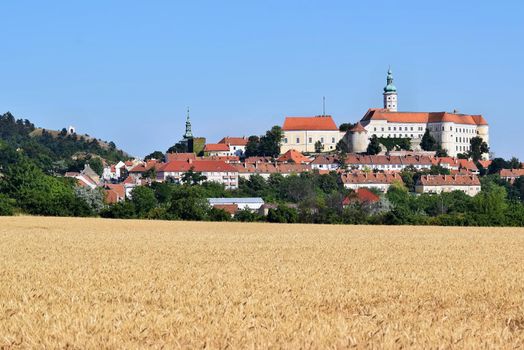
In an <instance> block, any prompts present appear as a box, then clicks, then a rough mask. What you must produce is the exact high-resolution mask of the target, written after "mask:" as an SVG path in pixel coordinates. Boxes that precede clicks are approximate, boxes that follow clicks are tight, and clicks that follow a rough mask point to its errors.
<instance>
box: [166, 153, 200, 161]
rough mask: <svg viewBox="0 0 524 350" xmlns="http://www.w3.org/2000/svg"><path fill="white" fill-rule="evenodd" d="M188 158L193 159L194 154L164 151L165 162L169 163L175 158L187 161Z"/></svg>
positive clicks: (194, 157)
mask: <svg viewBox="0 0 524 350" xmlns="http://www.w3.org/2000/svg"><path fill="white" fill-rule="evenodd" d="M189 159H192V160H195V159H196V154H194V153H166V163H169V162H172V161H175V160H183V161H187V160H189Z"/></svg>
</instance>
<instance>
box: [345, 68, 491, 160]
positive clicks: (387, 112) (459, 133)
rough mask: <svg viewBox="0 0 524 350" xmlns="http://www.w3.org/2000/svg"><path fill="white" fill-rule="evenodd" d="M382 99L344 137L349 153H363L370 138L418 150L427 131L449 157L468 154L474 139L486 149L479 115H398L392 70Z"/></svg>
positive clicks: (486, 138)
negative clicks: (397, 140)
mask: <svg viewBox="0 0 524 350" xmlns="http://www.w3.org/2000/svg"><path fill="white" fill-rule="evenodd" d="M383 96H384V107H383V108H372V109H369V110H368V111H367V112H366V114H365V115H364V117H362V119H361V120H360V122H359V124H360V125H359V124H357V126H356V127H355V128H353V129H351V130H349V131H348V132H347V133H346V135H345V136H344V141H345V143H346V144H347V145H348V147H349V151H350V152H356V153H363V152H366V149H367V145H368V143H369V139H370V138H371V137H372V136H373V135H376V136H377V137H379V138H388V137H391V138H410V139H411V143H412V148H413V149H415V150H420V141H421V140H422V136H423V135H424V133H425V131H426V129H428V130H429V132H430V134H431V135H432V136H433V137H434V138H435V140H436V141H437V142H438V143H439V144H440V145H441V146H442V148H443V149H444V150H446V151H447V153H448V155H450V156H456V155H457V154H459V153H465V152H468V151H469V150H470V141H471V139H472V138H473V137H476V136H479V137H481V138H482V139H483V140H484V141H485V142H486V143H488V145H489V127H488V123H487V122H486V120H485V119H484V118H483V117H482V116H481V115H469V114H459V113H456V112H453V113H448V112H398V95H397V89H396V87H395V86H394V85H393V75H392V73H391V70H389V71H388V76H387V85H386V87H385V88H384V93H383ZM484 157H488V155H487V154H486V155H484Z"/></svg>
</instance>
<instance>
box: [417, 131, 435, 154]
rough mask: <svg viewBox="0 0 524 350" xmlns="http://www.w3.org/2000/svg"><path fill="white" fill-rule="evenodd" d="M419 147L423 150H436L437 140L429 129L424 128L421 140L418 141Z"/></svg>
mask: <svg viewBox="0 0 524 350" xmlns="http://www.w3.org/2000/svg"><path fill="white" fill-rule="evenodd" d="M420 148H422V150H424V151H436V150H437V141H436V140H435V138H434V137H433V136H431V134H430V133H429V129H426V132H424V136H422V140H421V141H420Z"/></svg>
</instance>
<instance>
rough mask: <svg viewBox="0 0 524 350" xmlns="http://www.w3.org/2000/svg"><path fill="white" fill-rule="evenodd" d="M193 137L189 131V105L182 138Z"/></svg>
mask: <svg viewBox="0 0 524 350" xmlns="http://www.w3.org/2000/svg"><path fill="white" fill-rule="evenodd" d="M192 138H193V132H191V121H190V120H189V107H188V108H187V117H186V132H185V134H184V140H189V139H192Z"/></svg>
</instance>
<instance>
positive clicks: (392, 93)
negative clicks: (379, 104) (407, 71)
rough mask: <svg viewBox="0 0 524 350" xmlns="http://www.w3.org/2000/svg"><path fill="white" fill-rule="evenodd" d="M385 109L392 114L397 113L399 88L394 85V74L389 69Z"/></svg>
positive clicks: (385, 91)
mask: <svg viewBox="0 0 524 350" xmlns="http://www.w3.org/2000/svg"><path fill="white" fill-rule="evenodd" d="M383 95H384V108H385V109H387V110H388V111H390V112H396V111H397V103H398V101H397V88H396V87H395V85H393V73H392V72H391V68H390V69H388V77H387V85H386V87H385V88H384V94H383Z"/></svg>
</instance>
